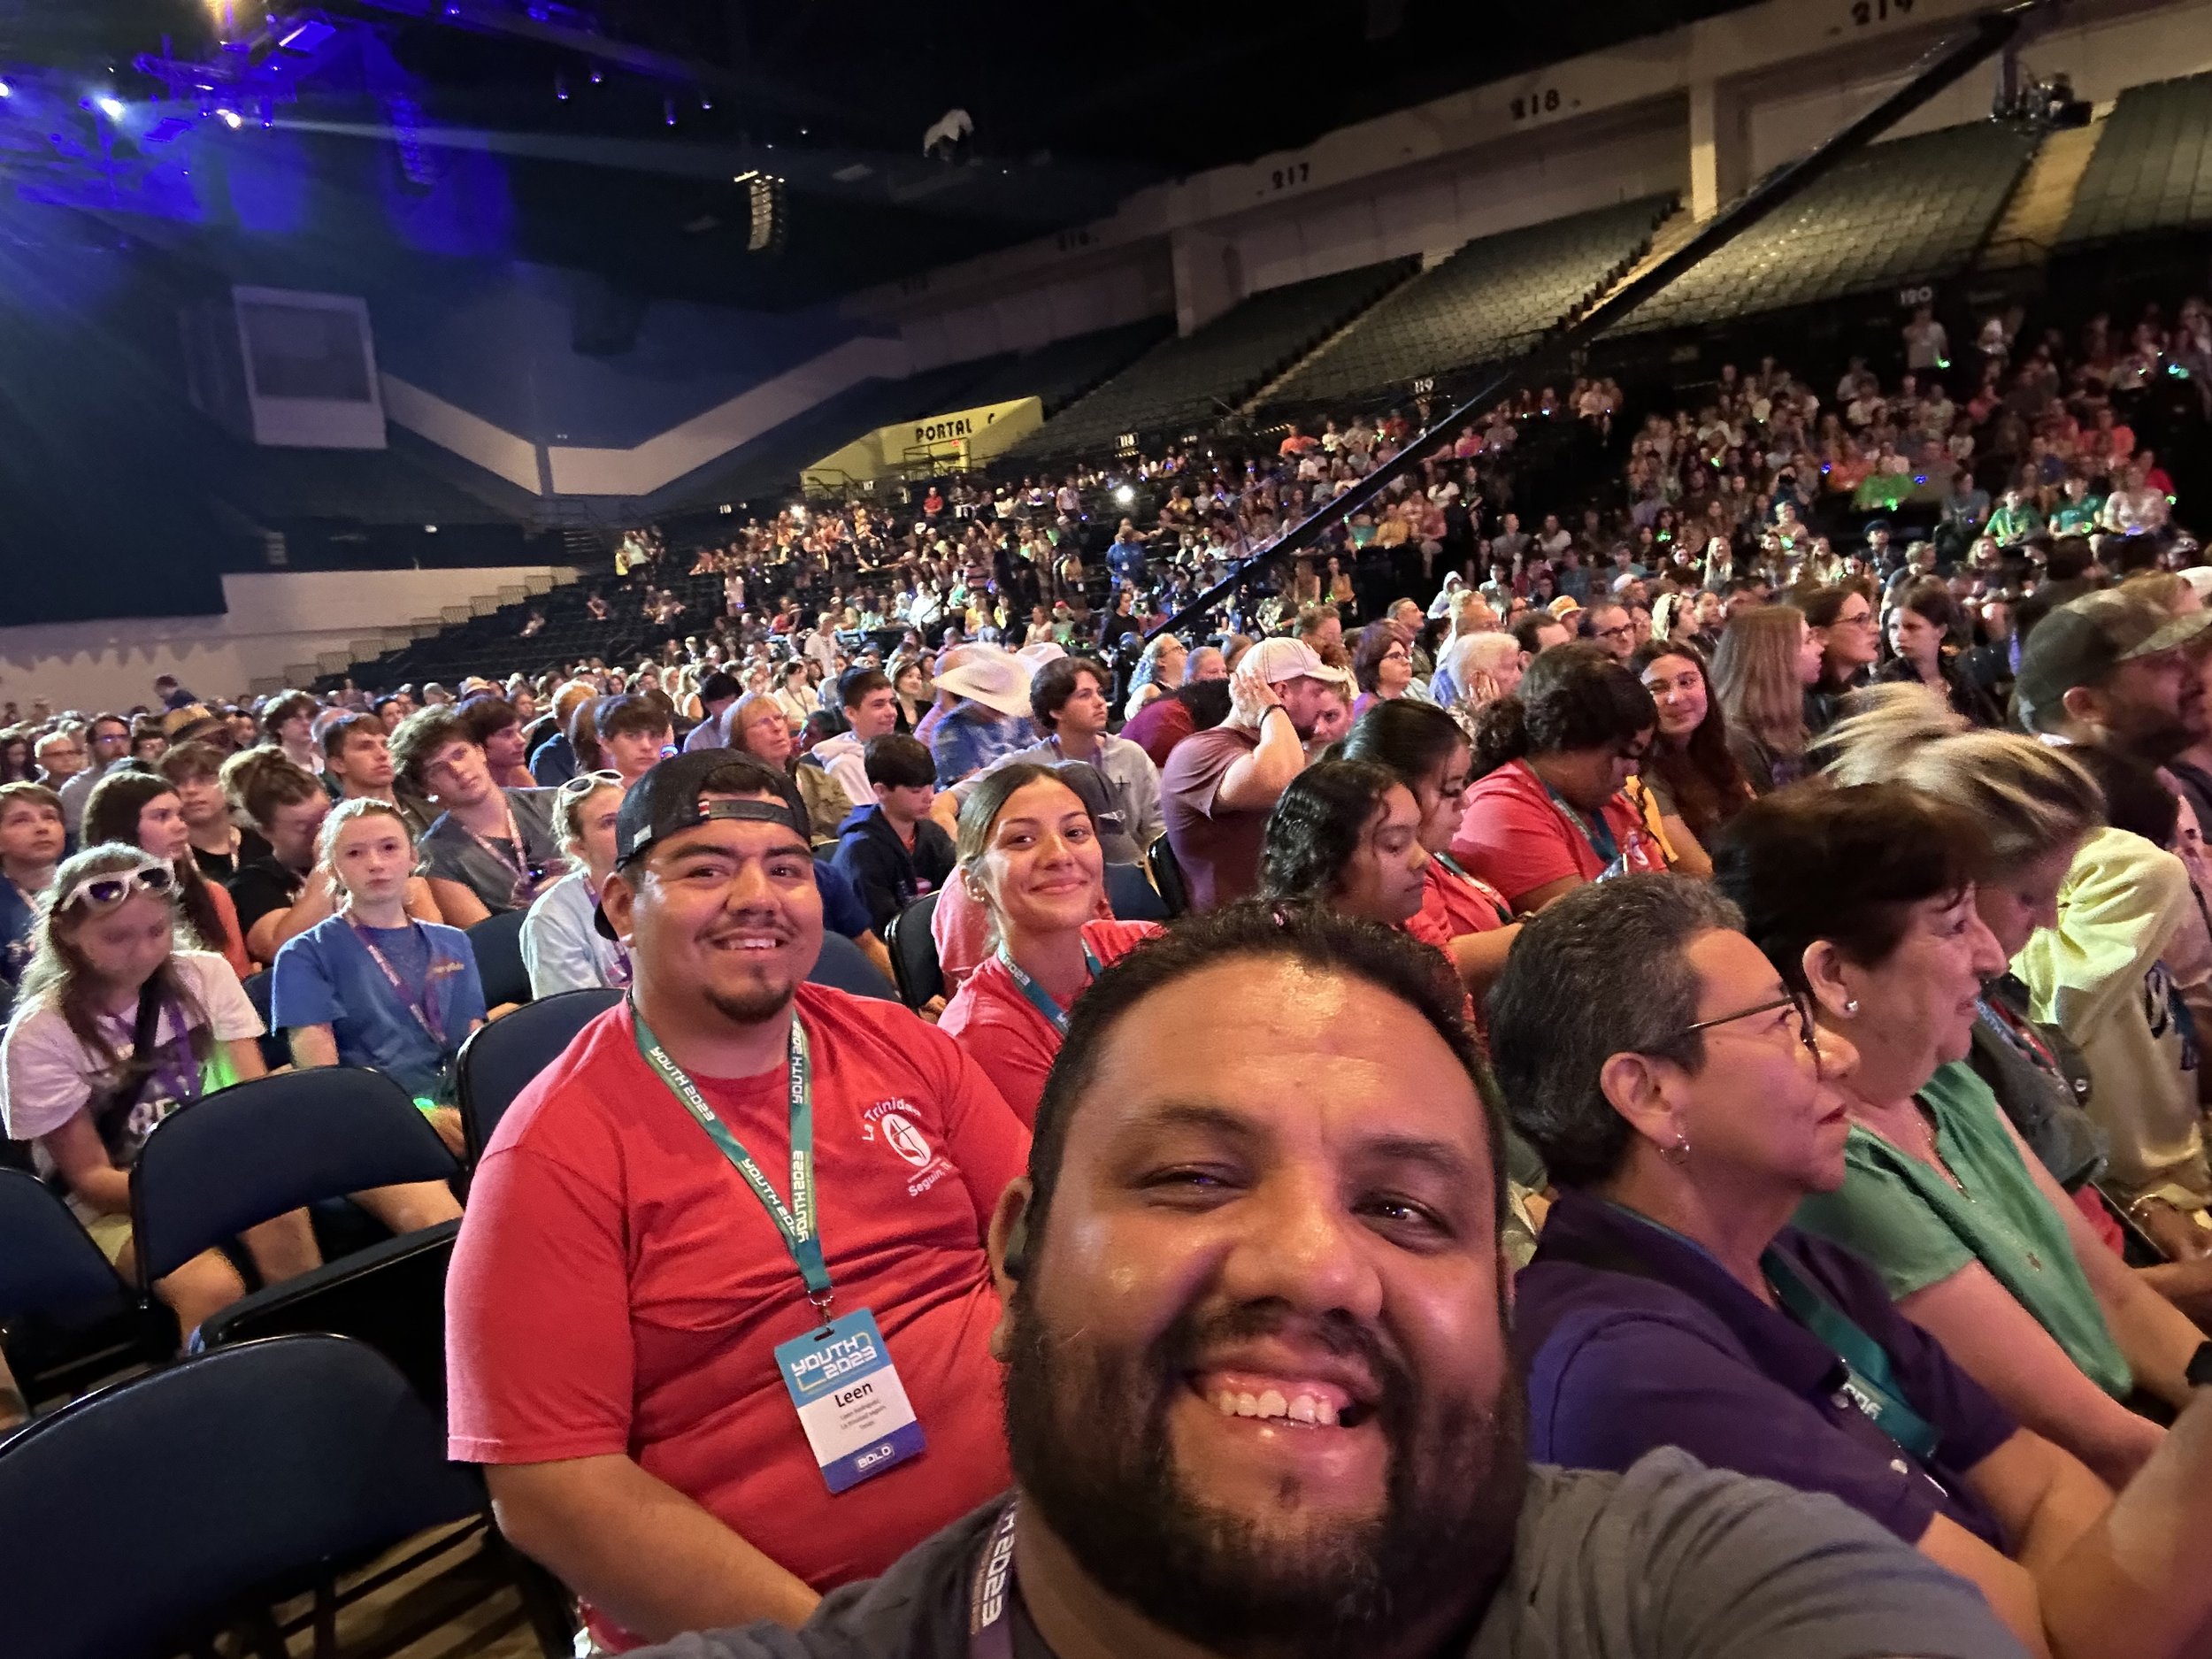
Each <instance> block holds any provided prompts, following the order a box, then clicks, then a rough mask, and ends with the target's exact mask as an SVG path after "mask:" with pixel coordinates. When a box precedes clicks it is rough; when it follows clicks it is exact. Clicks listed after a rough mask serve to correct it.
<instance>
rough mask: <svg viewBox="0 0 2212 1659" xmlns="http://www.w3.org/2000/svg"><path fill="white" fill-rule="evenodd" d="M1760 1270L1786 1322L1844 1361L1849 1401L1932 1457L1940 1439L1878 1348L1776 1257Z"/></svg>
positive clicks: (1915, 1451) (1907, 1445)
mask: <svg viewBox="0 0 2212 1659" xmlns="http://www.w3.org/2000/svg"><path fill="white" fill-rule="evenodd" d="M1759 1267H1760V1271H1763V1272H1764V1273H1765V1275H1766V1280H1767V1283H1768V1284H1769V1285H1770V1286H1773V1288H1774V1294H1775V1295H1776V1296H1778V1297H1779V1298H1780V1299H1781V1302H1782V1305H1783V1307H1785V1308H1786V1309H1787V1310H1789V1313H1790V1317H1793V1319H1795V1320H1796V1321H1797V1322H1798V1324H1800V1325H1802V1326H1804V1327H1805V1329H1806V1330H1808V1331H1809V1332H1811V1333H1812V1334H1813V1335H1815V1336H1816V1337H1818V1338H1819V1339H1820V1340H1822V1341H1823V1342H1824V1343H1826V1344H1827V1345H1828V1347H1829V1348H1830V1349H1831V1350H1832V1352H1833V1353H1834V1354H1835V1356H1836V1357H1837V1358H1838V1359H1839V1360H1841V1361H1842V1362H1843V1365H1844V1369H1845V1371H1847V1372H1848V1373H1849V1386H1850V1388H1851V1391H1852V1394H1853V1396H1854V1398H1855V1402H1857V1404H1858V1406H1859V1409H1861V1410H1862V1411H1863V1412H1865V1413H1866V1416H1867V1419H1868V1420H1869V1421H1870V1422H1871V1423H1872V1424H1873V1425H1874V1426H1875V1427H1876V1428H1878V1429H1879V1430H1881V1431H1882V1432H1883V1433H1885V1434H1886V1435H1888V1436H1889V1438H1890V1439H1891V1440H1894V1441H1896V1442H1897V1444H1898V1446H1899V1447H1900V1448H1902V1449H1903V1450H1905V1451H1908V1452H1909V1453H1911V1454H1912V1455H1913V1456H1915V1457H1916V1458H1917V1459H1919V1460H1920V1461H1921V1462H1922V1463H1927V1462H1928V1461H1929V1460H1930V1459H1932V1458H1933V1457H1934V1456H1935V1455H1936V1448H1938V1447H1939V1446H1940V1445H1941V1444H1942V1443H1943V1436H1942V1434H1941V1433H1940V1432H1939V1431H1938V1430H1937V1429H1936V1427H1935V1425H1932V1423H1930V1422H1929V1421H1928V1420H1927V1419H1926V1418H1925V1417H1922V1416H1921V1415H1920V1414H1919V1413H1918V1412H1917V1411H1916V1410H1914V1409H1912V1407H1911V1406H1910V1405H1909V1404H1907V1403H1906V1401H1905V1396H1904V1392H1903V1390H1901V1388H1900V1387H1899V1386H1898V1385H1897V1376H1896V1373H1895V1372H1894V1371H1892V1370H1891V1369H1890V1363H1889V1356H1888V1355H1887V1354H1885V1353H1884V1352H1883V1351H1882V1348H1881V1346H1880V1344H1878V1342H1876V1341H1875V1340H1874V1339H1873V1338H1872V1337H1870V1336H1869V1335H1867V1333H1865V1332H1863V1331H1862V1330H1860V1329H1859V1327H1858V1325H1856V1324H1855V1323H1854V1322H1853V1321H1852V1320H1851V1319H1850V1318H1849V1317H1847V1316H1846V1315H1845V1314H1844V1313H1843V1312H1842V1311H1841V1310H1839V1309H1838V1308H1836V1307H1835V1306H1834V1305H1833V1304H1832V1303H1831V1302H1829V1301H1828V1299H1827V1298H1826V1297H1824V1296H1823V1295H1822V1294H1820V1293H1819V1292H1818V1291H1816V1290H1815V1289H1814V1288H1813V1287H1812V1286H1810V1285H1808V1284H1807V1283H1806V1282H1805V1281H1804V1279H1802V1278H1801V1277H1800V1276H1799V1274H1798V1271H1797V1270H1796V1269H1795V1268H1794V1267H1793V1266H1792V1265H1791V1264H1790V1263H1789V1262H1788V1261H1786V1259H1784V1257H1783V1256H1781V1255H1780V1253H1779V1252H1778V1251H1774V1250H1769V1251H1767V1252H1766V1253H1765V1254H1764V1255H1763V1256H1761V1257H1760V1258H1759Z"/></svg>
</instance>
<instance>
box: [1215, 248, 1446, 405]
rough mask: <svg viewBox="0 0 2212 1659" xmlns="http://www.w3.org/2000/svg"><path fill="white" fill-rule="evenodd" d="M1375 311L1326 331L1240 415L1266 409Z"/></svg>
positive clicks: (1417, 276)
mask: <svg viewBox="0 0 2212 1659" xmlns="http://www.w3.org/2000/svg"><path fill="white" fill-rule="evenodd" d="M1447 257H1448V256H1447ZM1429 269H1432V267H1431V266H1427V265H1419V266H1416V267H1415V268H1414V269H1412V270H1410V271H1408V272H1407V273H1406V277H1405V280H1406V281H1408V282H1417V281H1419V280H1421V276H1422V273H1423V272H1424V271H1426V270H1429ZM1397 291H1398V290H1397V288H1385V289H1384V290H1383V291H1382V293H1381V294H1379V295H1378V296H1376V299H1375V304H1376V305H1380V304H1382V303H1385V302H1386V301H1387V300H1388V299H1389V298H1390V296H1392V295H1393V294H1395V293H1396V292H1397ZM1373 310H1374V306H1372V305H1371V306H1370V307H1368V309H1367V311H1360V312H1358V313H1356V315H1354V316H1353V317H1351V318H1349V319H1347V320H1346V322H1345V324H1344V326H1342V327H1341V328H1339V329H1336V330H1334V331H1333V332H1332V333H1330V334H1325V335H1324V336H1323V337H1322V338H1321V339H1320V340H1318V341H1317V342H1315V344H1314V347H1313V349H1312V350H1310V351H1309V352H1307V353H1305V354H1304V355H1303V356H1302V357H1299V358H1297V359H1296V360H1295V361H1294V362H1293V363H1291V364H1290V365H1288V366H1287V367H1286V368H1285V369H1284V370H1283V372H1282V373H1280V374H1278V375H1277V376H1275V378H1274V379H1273V380H1269V381H1267V382H1266V383H1265V384H1264V385H1263V386H1262V387H1261V388H1259V389H1258V390H1257V391H1256V392H1254V393H1253V394H1252V396H1249V397H1248V398H1246V399H1245V400H1244V403H1243V404H1242V405H1241V406H1240V409H1239V410H1238V412H1239V413H1240V414H1245V415H1248V414H1250V413H1251V412H1252V411H1254V410H1256V409H1263V408H1265V407H1266V406H1267V405H1268V404H1269V403H1273V402H1274V401H1276V398H1275V393H1276V389H1277V388H1279V387H1281V386H1284V385H1286V384H1287V383H1288V382H1290V381H1291V380H1294V379H1296V378H1297V376H1298V375H1300V374H1301V373H1304V371H1305V368H1306V365H1308V364H1310V363H1311V362H1313V361H1314V359H1315V358H1317V357H1320V356H1321V355H1322V354H1323V353H1325V352H1326V351H1328V350H1329V349H1331V348H1332V347H1333V346H1334V345H1335V344H1336V342H1338V341H1340V340H1341V339H1343V338H1344V337H1345V336H1346V335H1347V334H1350V333H1351V332H1352V331H1353V330H1354V329H1356V328H1357V327H1358V326H1360V324H1361V323H1363V322H1364V321H1365V320H1366V319H1367V317H1368V315H1369V313H1370V312H1371V311H1373Z"/></svg>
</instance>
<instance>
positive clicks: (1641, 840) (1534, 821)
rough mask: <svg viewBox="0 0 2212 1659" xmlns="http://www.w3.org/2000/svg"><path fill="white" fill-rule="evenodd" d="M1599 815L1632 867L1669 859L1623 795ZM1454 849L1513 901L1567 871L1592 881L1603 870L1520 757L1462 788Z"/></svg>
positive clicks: (1661, 864)
mask: <svg viewBox="0 0 2212 1659" xmlns="http://www.w3.org/2000/svg"><path fill="white" fill-rule="evenodd" d="M1605 823H1606V827H1607V828H1609V829H1610V830H1611V831H1612V832H1613V839H1614V842H1615V844H1616V845H1617V847H1618V848H1619V849H1620V850H1621V851H1622V852H1624V853H1625V854H1626V855H1627V856H1628V867H1629V868H1630V869H1631V870H1664V869H1665V868H1666V867H1667V864H1666V860H1665V859H1664V858H1663V857H1662V856H1660V852H1659V849H1658V848H1657V847H1656V846H1655V845H1654V844H1653V843H1652V840H1651V838H1650V837H1649V836H1648V835H1647V834H1645V833H1644V829H1643V823H1642V820H1641V819H1640V818H1638V817H1637V816H1636V809H1635V808H1634V807H1633V806H1632V805H1631V804H1630V803H1629V801H1628V797H1627V796H1625V795H1615V796H1614V797H1613V798H1612V799H1611V800H1609V801H1608V802H1607V803H1605ZM1452 856H1453V857H1455V858H1456V859H1458V860H1459V862H1460V863H1461V864H1464V865H1465V866H1466V867H1467V873H1468V874H1470V875H1471V876H1476V877H1479V878H1480V879H1482V880H1485V881H1487V882H1488V883H1489V884H1490V885H1491V886H1492V887H1495V888H1497V890H1498V891H1499V892H1501V893H1502V894H1504V895H1505V896H1506V897H1507V898H1508V899H1509V900H1510V901H1511V902H1513V903H1514V904H1515V905H1516V906H1517V905H1519V903H1520V902H1521V900H1522V899H1523V898H1524V897H1525V896H1526V895H1528V894H1531V893H1533V892H1534V891H1535V890H1536V889H1537V888H1539V887H1543V886H1545V885H1547V884H1548V883H1550V882H1554V881H1558V880H1561V879H1563V878H1565V877H1568V876H1580V877H1581V878H1582V879H1584V880H1585V881H1594V880H1596V879H1597V878H1598V877H1599V876H1601V875H1602V874H1604V873H1605V861H1604V860H1603V859H1601V858H1600V857H1599V856H1598V853H1597V849H1595V848H1594V847H1593V846H1591V845H1590V840H1589V837H1588V836H1586V835H1585V834H1584V833H1582V831H1581V830H1580V829H1578V828H1577V827H1576V826H1575V825H1574V824H1573V823H1572V822H1571V821H1570V820H1569V818H1567V816H1566V814H1565V813H1564V812H1563V811H1562V810H1560V808H1559V805H1558V803H1556V802H1555V801H1554V800H1553V799H1552V797H1551V791H1550V790H1548V789H1547V788H1546V787H1544V780H1542V779H1540V778H1539V777H1538V776H1537V775H1536V774H1535V773H1534V772H1532V771H1531V770H1530V769H1529V764H1528V763H1527V762H1526V761H1525V760H1515V761H1509V762H1507V763H1506V764H1504V765H1502V766H1501V767H1499V768H1498V769H1497V771H1495V772H1491V773H1489V774H1488V775H1487V776H1486V777H1483V778H1479V779H1478V780H1476V781H1475V783H1474V785H1473V787H1471V788H1470V789H1469V790H1468V791H1467V810H1466V811H1465V812H1464V813H1463V815H1462V816H1461V818H1460V820H1459V833H1458V834H1456V835H1455V836H1454V837H1453V838H1452Z"/></svg>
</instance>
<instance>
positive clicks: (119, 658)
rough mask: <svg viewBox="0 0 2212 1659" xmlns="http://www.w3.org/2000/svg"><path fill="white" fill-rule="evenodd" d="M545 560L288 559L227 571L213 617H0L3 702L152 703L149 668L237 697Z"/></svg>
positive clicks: (543, 570) (506, 582)
mask: <svg viewBox="0 0 2212 1659" xmlns="http://www.w3.org/2000/svg"><path fill="white" fill-rule="evenodd" d="M550 573H551V572H550V570H549V567H546V566H539V567H537V568H536V569H534V570H533V569H530V568H526V567H525V568H516V569H508V570H452V571H296V572H253V573H250V574H247V575H239V576H226V577H224V578H223V598H224V601H225V603H227V605H228V607H229V609H228V611H227V613H226V614H225V615H222V616H218V617H141V618H124V619H120V620H116V621H110V622H61V623H51V624H47V625H44V626H32V627H12V628H0V703H15V704H16V705H17V706H18V707H19V709H20V710H22V711H23V712H24V713H26V714H27V713H28V712H29V711H30V706H31V703H32V700H33V699H34V698H37V697H44V698H46V699H47V700H48V701H49V702H50V703H52V705H53V706H54V707H55V708H57V709H72V708H73V709H82V710H88V711H89V710H99V709H104V708H114V707H118V706H120V707H124V708H128V707H130V706H131V705H133V704H134V703H151V702H152V700H153V695H154V694H153V682H154V677H155V676H156V675H157V674H174V675H175V676H176V677H177V678H178V679H179V680H181V681H183V682H184V684H185V685H186V686H187V687H190V688H191V689H192V690H194V691H196V692H198V693H199V694H200V695H203V696H208V697H235V696H239V695H243V694H244V693H246V692H247V691H248V690H250V688H251V687H252V686H253V684H254V682H255V681H256V680H265V679H269V678H273V677H278V676H281V675H282V674H283V673H284V672H286V670H287V669H288V668H289V667H290V666H291V665H292V664H297V663H310V662H312V661H314V659H315V657H316V656H317V654H318V653H319V652H323V651H334V650H343V651H348V652H350V651H351V649H352V647H353V642H354V641H356V640H359V639H364V638H368V637H372V636H373V635H375V634H377V633H378V631H379V630H380V629H384V628H388V627H395V626H401V625H403V624H404V623H406V622H407V621H408V620H410V619H411V618H415V617H431V616H435V615H437V614H438V613H439V612H440V611H442V610H443V609H444V608H445V607H446V606H448V605H459V604H466V603H469V601H471V600H472V599H475V598H478V597H480V596H486V595H495V594H496V593H498V591H499V590H500V589H501V588H510V587H517V586H519V585H520V584H521V583H522V582H523V581H524V580H526V579H527V578H528V577H531V576H534V575H549V574H550Z"/></svg>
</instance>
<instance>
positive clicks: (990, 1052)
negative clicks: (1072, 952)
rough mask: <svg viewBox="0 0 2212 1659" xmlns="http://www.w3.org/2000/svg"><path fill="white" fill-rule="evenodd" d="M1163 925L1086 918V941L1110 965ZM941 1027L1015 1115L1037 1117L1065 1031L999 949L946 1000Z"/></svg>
mask: <svg viewBox="0 0 2212 1659" xmlns="http://www.w3.org/2000/svg"><path fill="white" fill-rule="evenodd" d="M1160 931H1161V930H1160V925H1159V924H1158V923H1157V922H1086V923H1084V924H1083V942H1084V943H1085V944H1087V945H1088V946H1089V947H1090V948H1091V954H1092V955H1093V956H1096V957H1097V958H1098V964H1099V966H1101V967H1102V968H1103V967H1110V966H1112V965H1113V964H1115V963H1117V962H1119V961H1120V960H1121V959H1122V958H1123V957H1124V956H1127V955H1128V954H1129V953H1130V952H1131V951H1132V950H1133V949H1136V948H1137V946H1138V945H1139V944H1140V943H1141V942H1142V941H1145V940H1148V939H1149V938H1151V937H1152V936H1153V935H1154V934H1155V933H1158V932H1160ZM937 1029H938V1030H940V1031H941V1032H943V1033H945V1035H946V1036H948V1037H950V1038H952V1039H953V1040H954V1041H956V1042H958V1043H959V1045H960V1046H961V1047H962V1048H965V1049H966V1050H967V1051H968V1055H969V1056H970V1058H972V1059H973V1060H974V1062H975V1063H976V1064H977V1065H979V1066H980V1067H981V1068H982V1069H983V1075H984V1076H986V1077H987V1078H989V1079H991V1081H992V1083H993V1084H994V1085H995V1086H996V1087H997V1089H998V1092H999V1093H1000V1094H1002V1095H1004V1096H1005V1097H1006V1103H1007V1104H1008V1105H1009V1106H1011V1107H1012V1108H1013V1109H1014V1115H1015V1116H1016V1117H1018V1118H1020V1119H1021V1120H1022V1122H1024V1123H1025V1124H1034V1123H1035V1122H1036V1121H1037V1102H1039V1101H1041V1100H1042V1099H1043V1098H1044V1093H1045V1073H1046V1072H1048V1071H1051V1070H1052V1056H1055V1055H1056V1054H1058V1053H1059V1052H1060V1033H1058V1032H1056V1031H1055V1030H1054V1029H1053V1028H1052V1025H1051V1023H1050V1022H1049V1021H1048V1020H1047V1019H1046V1018H1045V1017H1044V1016H1043V1015H1042V1014H1041V1013H1039V1012H1038V1011H1037V1010H1036V1009H1035V1008H1034V1007H1033V1005H1032V1004H1031V1002H1030V1001H1029V999H1028V998H1027V997H1026V996H1024V995H1022V988H1021V987H1020V986H1018V985H1017V984H1015V983H1014V976H1013V975H1012V974H1010V973H1009V972H1007V971H1006V964H1004V963H1003V962H1001V961H1000V960H999V958H998V953H997V952H996V951H993V952H991V954H990V955H988V956H986V957H985V958H984V959H983V964H982V965H981V966H980V967H979V968H977V969H976V971H975V972H973V973H972V974H970V975H969V976H968V979H967V982H966V983H965V984H964V985H963V986H961V987H960V990H959V994H958V995H956V996H955V997H954V998H953V999H952V1001H951V1002H948V1003H946V1004H945V1011H944V1015H943V1017H942V1018H940V1019H939V1020H938V1022H937Z"/></svg>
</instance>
